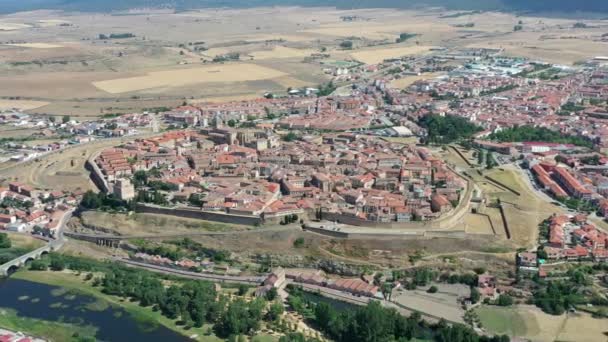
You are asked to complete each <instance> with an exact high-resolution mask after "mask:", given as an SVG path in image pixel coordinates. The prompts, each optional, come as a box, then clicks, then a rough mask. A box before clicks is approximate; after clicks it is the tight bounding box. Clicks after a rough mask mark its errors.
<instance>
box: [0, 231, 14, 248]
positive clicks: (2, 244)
mask: <svg viewBox="0 0 608 342" xmlns="http://www.w3.org/2000/svg"><path fill="white" fill-rule="evenodd" d="M11 245H12V244H11V239H9V238H8V235H7V234H6V233H0V248H11Z"/></svg>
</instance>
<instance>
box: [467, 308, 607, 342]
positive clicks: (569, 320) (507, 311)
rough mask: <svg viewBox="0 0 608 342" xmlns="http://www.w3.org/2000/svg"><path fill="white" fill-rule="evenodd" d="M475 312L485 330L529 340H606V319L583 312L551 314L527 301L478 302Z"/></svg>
mask: <svg viewBox="0 0 608 342" xmlns="http://www.w3.org/2000/svg"><path fill="white" fill-rule="evenodd" d="M476 312H477V314H478V316H479V318H480V320H481V323H482V324H483V327H484V329H486V330H487V331H489V332H491V333H495V334H508V335H509V336H517V337H522V338H525V339H529V340H531V341H543V342H544V341H547V342H549V341H551V342H552V341H590V342H605V341H606V335H605V334H606V332H608V319H596V318H593V317H591V315H589V314H584V313H576V314H571V313H570V314H567V315H565V314H564V315H561V316H552V315H548V314H546V313H544V312H542V311H541V310H540V309H538V308H536V307H532V306H527V305H520V306H516V307H510V308H503V307H495V306H481V307H480V308H478V309H477V310H476Z"/></svg>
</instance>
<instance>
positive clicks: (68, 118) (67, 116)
mask: <svg viewBox="0 0 608 342" xmlns="http://www.w3.org/2000/svg"><path fill="white" fill-rule="evenodd" d="M70 120H71V118H70V116H69V115H64V116H63V118H61V122H63V123H68V122H70Z"/></svg>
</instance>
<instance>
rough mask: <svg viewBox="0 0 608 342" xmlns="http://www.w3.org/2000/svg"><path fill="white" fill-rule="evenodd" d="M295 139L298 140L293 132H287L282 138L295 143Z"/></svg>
mask: <svg viewBox="0 0 608 342" xmlns="http://www.w3.org/2000/svg"><path fill="white" fill-rule="evenodd" d="M297 138H298V136H297V135H296V134H295V133H294V132H289V133H287V135H285V136H284V137H283V140H284V141H287V142H291V141H295V140H296V139H297Z"/></svg>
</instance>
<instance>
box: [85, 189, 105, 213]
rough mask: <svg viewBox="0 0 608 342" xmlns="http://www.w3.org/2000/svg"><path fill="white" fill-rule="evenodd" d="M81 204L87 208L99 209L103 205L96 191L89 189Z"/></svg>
mask: <svg viewBox="0 0 608 342" xmlns="http://www.w3.org/2000/svg"><path fill="white" fill-rule="evenodd" d="M80 205H81V206H83V207H84V208H86V209H97V208H99V207H101V200H100V198H99V196H97V194H96V193H94V192H93V191H91V190H88V191H87V192H85V193H84V195H83V196H82V201H81V202H80Z"/></svg>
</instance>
